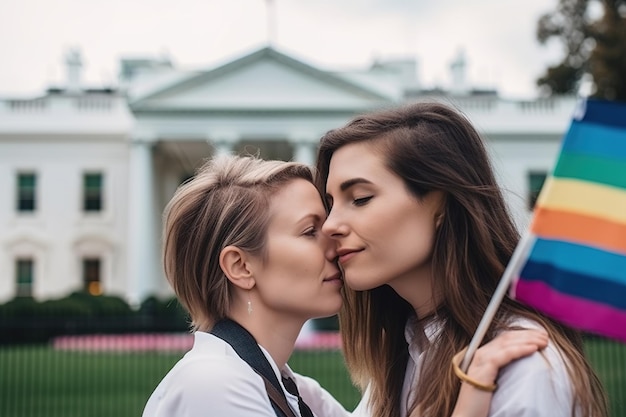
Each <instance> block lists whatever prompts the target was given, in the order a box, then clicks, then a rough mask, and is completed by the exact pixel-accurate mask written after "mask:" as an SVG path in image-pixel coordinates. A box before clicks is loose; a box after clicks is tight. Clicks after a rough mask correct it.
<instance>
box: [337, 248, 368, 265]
mask: <svg viewBox="0 0 626 417" xmlns="http://www.w3.org/2000/svg"><path fill="white" fill-rule="evenodd" d="M362 250H363V249H341V250H338V251H337V254H338V255H339V263H341V264H345V263H346V262H348V261H349V260H350V259H352V258H353V257H354V256H355V255H356V254H357V253H359V252H361V251H362Z"/></svg>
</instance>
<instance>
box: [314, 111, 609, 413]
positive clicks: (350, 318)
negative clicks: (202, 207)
mask: <svg viewBox="0 0 626 417" xmlns="http://www.w3.org/2000/svg"><path fill="white" fill-rule="evenodd" d="M359 141H368V142H370V143H371V145H372V146H373V149H375V150H377V151H379V152H381V153H382V154H383V155H384V156H385V161H386V164H387V167H388V168H389V169H390V170H391V171H392V172H394V173H395V174H397V175H398V176H399V177H401V178H402V179H403V180H404V182H405V184H406V186H407V188H408V190H409V191H410V192H411V193H412V194H413V195H415V196H416V197H417V198H418V199H421V198H423V197H424V196H425V195H426V194H427V193H429V192H431V191H433V190H441V191H444V192H445V195H446V198H445V208H444V212H443V217H442V219H441V220H442V222H441V224H440V226H439V228H438V229H437V232H436V236H435V243H434V248H433V255H432V265H433V266H432V269H433V277H435V278H434V279H433V283H432V288H433V291H434V292H435V293H438V294H442V296H443V298H442V300H441V302H440V303H439V305H438V309H437V317H438V320H440V321H441V324H442V326H443V331H442V332H440V333H439V336H437V339H436V340H435V341H434V343H432V344H431V347H430V348H429V349H428V351H427V353H426V355H427V356H426V359H425V361H424V365H423V367H422V370H421V376H420V380H421V381H428V383H421V384H418V386H417V387H416V388H415V389H416V396H415V398H416V401H415V403H414V404H412V406H411V407H412V408H411V410H413V409H415V408H419V409H420V411H421V413H422V415H428V416H448V415H450V414H451V413H452V410H453V408H454V405H455V402H456V397H457V395H458V391H459V387H460V384H459V381H458V379H456V377H455V376H454V374H453V372H452V370H451V369H450V367H446V366H444V365H442V364H449V363H450V361H451V359H452V356H453V355H454V354H455V353H456V352H458V351H460V350H461V349H462V348H463V347H465V346H466V345H467V344H468V343H469V341H470V339H471V337H472V335H473V334H474V331H475V330H476V328H477V327H478V323H479V321H480V318H481V316H482V314H483V312H484V311H485V309H486V307H487V304H488V303H489V300H490V299H491V296H492V295H493V293H494V291H495V288H496V286H497V284H498V281H499V279H500V277H501V276H502V273H503V272H504V269H505V267H506V265H507V263H508V261H509V259H510V258H511V255H512V253H513V250H514V249H515V246H516V245H517V242H518V240H519V234H518V232H517V230H516V228H515V225H514V223H513V221H512V218H511V216H510V214H509V211H508V209H507V206H506V203H505V200H504V197H503V195H502V192H501V190H500V188H499V187H498V185H497V183H496V179H495V177H494V174H493V170H492V167H491V164H490V162H489V158H488V155H487V152H486V150H485V147H484V144H483V141H482V139H481V137H480V135H479V134H478V132H477V131H476V130H475V129H474V128H473V127H472V125H471V123H470V122H469V121H468V120H467V119H466V118H465V117H464V116H463V115H462V114H460V113H459V112H457V111H456V110H454V109H452V108H450V107H448V106H445V105H443V104H439V103H414V104H410V105H406V106H402V107H398V108H393V109H383V110H380V111H377V112H372V113H369V114H364V115H362V116H358V117H356V118H355V119H353V120H352V121H351V122H349V123H348V124H347V125H346V126H344V127H342V128H339V129H335V130H332V131H330V132H328V133H327V134H326V135H325V136H324V137H322V139H321V142H320V149H319V154H318V160H317V171H318V178H317V184H318V186H319V187H320V190H322V191H324V190H325V184H326V181H327V179H328V170H329V165H330V160H331V158H332V156H333V153H334V152H335V151H336V150H337V149H339V148H340V147H342V146H343V145H346V144H349V143H354V142H359ZM323 194H324V193H323ZM345 295H346V297H345V298H346V300H345V302H344V305H343V308H342V310H341V312H340V315H339V317H340V326H341V330H342V338H343V346H344V353H345V357H346V362H347V364H348V367H349V369H350V371H351V374H352V377H353V380H354V382H355V383H356V384H358V385H359V386H360V387H361V388H364V387H365V386H366V385H367V384H370V389H371V393H372V395H371V403H370V405H371V407H372V410H373V415H376V416H378V417H399V416H400V396H401V391H402V383H403V379H404V373H405V367H406V363H407V360H408V346H407V343H406V340H405V336H404V330H405V325H406V323H407V319H408V318H409V316H410V315H411V314H413V309H412V307H411V306H410V305H409V304H408V303H407V302H406V301H404V300H403V299H401V298H400V296H398V295H397V294H395V292H393V290H391V289H390V288H388V287H386V286H385V287H381V288H376V289H373V290H368V291H353V290H350V289H348V288H346V290H345ZM516 317H525V318H528V319H530V320H533V321H535V322H537V323H538V324H540V325H541V326H543V327H544V328H545V329H546V330H547V331H548V334H549V336H550V340H551V341H552V342H553V343H554V344H555V345H556V346H557V347H558V349H559V351H560V352H561V353H562V355H563V356H564V359H565V363H566V366H567V368H568V373H569V376H570V379H571V382H572V384H573V387H574V391H575V392H574V396H573V398H574V399H575V401H576V404H574V405H573V407H572V415H574V413H575V410H582V411H583V415H585V416H587V415H588V416H593V417H596V416H604V415H606V399H605V396H604V393H603V390H602V387H601V384H600V382H599V380H598V378H597V377H596V375H595V374H594V372H593V370H592V369H591V367H590V365H589V364H588V362H587V361H586V359H585V357H584V354H583V349H582V338H581V336H580V334H579V333H578V332H576V331H573V330H572V329H569V328H567V327H565V326H563V325H561V324H559V323H557V322H555V321H553V320H551V319H549V318H547V317H545V316H543V315H542V314H540V313H538V312H537V311H534V310H532V309H530V308H528V307H526V306H524V305H521V304H519V303H517V302H516V301H514V300H512V299H510V298H508V297H505V299H504V301H503V303H502V305H501V307H500V309H499V311H498V314H497V316H496V317H495V319H494V321H493V324H492V325H491V328H490V329H489V331H488V334H487V335H486V338H485V341H489V340H490V339H492V338H493V337H494V336H495V334H496V333H497V332H498V331H500V330H502V329H506V328H509V327H510V322H511V320H512V319H513V318H516ZM418 319H419V318H418Z"/></svg>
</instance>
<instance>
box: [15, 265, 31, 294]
mask: <svg viewBox="0 0 626 417" xmlns="http://www.w3.org/2000/svg"><path fill="white" fill-rule="evenodd" d="M33 271H34V262H33V260H32V259H30V258H28V259H18V260H17V261H16V263H15V282H16V284H17V285H16V287H17V291H16V295H17V296H18V297H32V296H33Z"/></svg>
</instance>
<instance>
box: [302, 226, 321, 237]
mask: <svg viewBox="0 0 626 417" xmlns="http://www.w3.org/2000/svg"><path fill="white" fill-rule="evenodd" d="M317 232H318V230H317V228H316V227H311V228H309V229H306V230H305V231H304V233H303V235H304V236H310V237H316V236H317Z"/></svg>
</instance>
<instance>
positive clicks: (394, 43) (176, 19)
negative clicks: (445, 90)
mask: <svg viewBox="0 0 626 417" xmlns="http://www.w3.org/2000/svg"><path fill="white" fill-rule="evenodd" d="M268 2H269V0H221V1H217V0H176V1H171V0H0V95H1V96H4V97H7V96H28V95H34V94H38V93H41V92H43V90H44V89H45V88H46V87H48V86H49V85H51V84H56V85H59V84H61V83H62V81H63V79H64V75H65V73H64V66H63V55H64V53H65V51H66V50H67V49H68V48H70V47H78V48H80V49H81V51H82V55H83V59H84V62H85V66H84V73H83V74H84V75H83V79H84V81H85V82H86V83H87V84H89V85H90V86H94V87H99V86H103V85H105V84H114V83H115V82H116V80H117V75H118V72H119V59H120V57H136V56H140V57H159V56H162V55H167V56H169V57H170V59H171V60H172V61H173V62H174V64H175V65H177V66H178V67H181V68H186V69H210V68H213V67H215V66H216V65H219V64H221V63H225V62H227V61H228V60H229V59H232V58H235V57H239V56H241V55H242V54H245V53H248V52H251V51H253V50H255V49H256V48H259V47H262V46H264V45H266V44H267V42H268V38H269V36H268V30H267V28H268V24H267V22H268V19H267V16H268V13H267V10H268V8H267V4H268ZM271 3H272V4H273V10H274V13H273V16H274V19H273V20H274V25H273V27H274V32H273V33H274V36H273V44H274V45H275V46H276V48H277V49H278V50H280V51H281V52H284V53H287V54H290V55H292V56H293V57H295V58H297V59H300V60H302V61H304V62H306V63H308V64H312V65H315V66H317V67H320V68H321V69H330V70H342V69H354V68H363V67H366V66H369V65H370V64H371V63H372V61H373V60H374V59H375V58H388V57H391V58H396V57H404V56H410V57H415V58H416V59H417V61H418V67H419V70H418V76H419V78H420V80H421V83H422V84H423V85H425V86H429V87H432V86H437V85H438V86H443V87H445V86H447V85H448V84H449V82H450V77H449V69H448V67H449V64H450V62H451V61H452V60H453V58H454V57H455V55H456V54H457V51H459V49H460V48H463V49H464V50H465V55H466V58H467V61H468V68H467V78H468V79H469V80H470V81H471V82H472V84H473V85H475V86H478V87H494V88H497V89H498V90H499V91H500V93H501V94H502V95H503V96H506V97H510V98H521V97H532V96H534V95H535V94H536V88H535V79H536V78H537V77H538V76H539V75H540V74H541V73H542V72H543V70H544V69H545V68H546V66H547V65H549V64H552V63H554V62H557V61H558V60H559V58H560V55H561V47H560V45H559V44H557V43H552V44H550V45H548V46H542V45H540V44H539V43H538V42H537V41H536V38H535V28H536V24H537V20H538V18H539V16H540V15H541V14H543V13H545V12H548V11H550V10H551V9H553V8H555V6H556V4H557V3H558V0H524V1H519V0H518V1H512V0H412V1H411V0H272V1H271Z"/></svg>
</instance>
